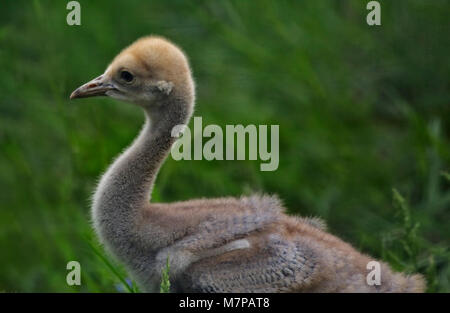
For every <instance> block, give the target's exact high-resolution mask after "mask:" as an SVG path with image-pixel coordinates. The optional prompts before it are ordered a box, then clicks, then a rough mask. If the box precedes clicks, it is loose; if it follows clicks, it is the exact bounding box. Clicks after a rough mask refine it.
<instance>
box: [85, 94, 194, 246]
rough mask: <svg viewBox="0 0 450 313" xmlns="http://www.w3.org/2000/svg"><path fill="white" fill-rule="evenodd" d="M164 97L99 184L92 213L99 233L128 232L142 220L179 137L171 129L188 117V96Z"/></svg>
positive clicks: (184, 122) (184, 121)
mask: <svg viewBox="0 0 450 313" xmlns="http://www.w3.org/2000/svg"><path fill="white" fill-rule="evenodd" d="M169 100H170V103H169ZM165 101H167V102H166V103H165V102H162V103H159V104H158V106H157V108H156V109H152V110H151V111H145V113H146V114H145V116H146V121H145V124H144V127H143V128H142V130H141V132H140V134H139V135H138V137H137V138H136V139H135V140H134V142H133V143H132V144H131V146H130V147H129V148H128V149H126V151H125V152H124V153H122V154H121V155H120V156H119V157H118V158H117V159H116V160H115V161H114V162H113V164H112V165H111V166H110V167H109V169H108V170H107V172H106V173H105V174H104V175H103V177H102V179H101V181H100V183H99V185H98V187H97V190H96V193H95V195H94V202H93V207H92V214H93V220H94V224H95V226H96V229H97V230H98V231H100V237H105V236H108V237H109V235H113V236H114V233H121V232H127V231H129V228H128V227H133V225H135V223H136V222H137V221H139V219H140V218H141V215H140V212H141V211H142V208H143V207H145V206H147V205H148V203H149V201H150V195H151V191H152V188H153V184H154V181H155V179H156V176H157V174H158V171H159V169H160V167H161V165H162V163H163V162H164V160H165V158H166V157H167V155H168V153H169V151H170V148H171V146H172V144H173V143H174V141H175V140H176V138H175V137H172V135H171V132H172V129H173V127H175V126H176V125H180V124H181V125H183V124H186V123H187V122H188V120H189V117H190V111H189V108H190V103H186V101H189V99H185V98H183V97H178V98H177V97H171V98H170V99H167V100H165ZM167 108H170V112H167V111H166V109H167ZM111 232H112V233H111ZM108 233H110V234H109V235H108ZM104 239H106V238H104Z"/></svg>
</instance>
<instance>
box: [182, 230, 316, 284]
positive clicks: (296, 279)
mask: <svg viewBox="0 0 450 313" xmlns="http://www.w3.org/2000/svg"><path fill="white" fill-rule="evenodd" d="M318 260H319V258H318V256H317V255H316V253H315V252H314V251H313V250H312V249H310V248H309V247H308V246H307V245H305V244H304V243H301V242H299V241H297V242H295V241H294V242H292V241H288V240H285V239H283V238H281V237H280V236H278V235H269V236H268V238H267V241H266V242H265V245H264V246H261V247H259V248H257V249H253V251H251V249H249V251H248V253H246V252H243V250H237V251H232V252H229V253H226V254H224V255H221V256H217V257H212V258H209V259H204V260H201V261H199V262H196V263H194V264H192V265H191V266H190V267H189V268H188V269H187V270H186V271H185V273H184V274H183V276H184V277H183V278H182V280H181V281H182V286H181V288H182V289H183V291H188V292H290V291H291V292H292V291H301V290H305V289H307V288H308V287H309V286H311V284H312V283H313V282H314V281H316V280H317V276H318V275H319V272H320V264H319V261H318Z"/></svg>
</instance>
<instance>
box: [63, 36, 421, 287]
mask: <svg viewBox="0 0 450 313" xmlns="http://www.w3.org/2000/svg"><path fill="white" fill-rule="evenodd" d="M93 96H109V97H111V98H115V99H118V100H121V101H125V102H129V103H133V104H135V105H137V106H139V107H141V108H142V109H143V112H144V113H145V119H146V120H145V124H144V126H143V128H142V130H141V131H140V133H139V135H138V136H137V138H136V139H135V140H134V142H133V143H132V144H131V146H130V147H129V148H128V149H126V150H125V152H123V153H122V154H121V155H119V157H118V158H117V159H116V160H115V161H114V162H113V163H112V164H111V165H110V167H109V168H108V170H107V171H106V173H105V174H104V175H103V176H102V178H101V180H100V183H99V184H98V186H97V189H96V191H95V195H94V198H93V204H92V219H93V224H94V228H95V231H96V232H97V234H98V236H99V238H100V240H101V242H102V243H103V244H104V245H105V246H106V247H107V248H108V250H110V251H111V253H112V254H114V255H115V256H116V257H117V258H118V259H119V260H120V261H122V262H123V263H124V264H125V265H126V267H127V268H128V270H129V271H130V273H131V274H132V276H133V277H134V279H135V280H136V281H137V282H138V283H139V285H140V286H141V287H142V288H143V290H145V291H150V292H151V291H157V290H158V287H159V283H160V281H161V270H162V268H163V267H164V266H165V263H166V260H167V259H169V262H170V278H171V284H172V291H175V292H422V291H423V290H424V287H425V282H424V279H423V278H422V276H420V275H411V276H408V275H404V274H401V273H395V272H393V271H392V270H391V269H390V268H389V266H388V265H387V264H385V263H383V262H380V269H381V284H380V285H374V286H369V285H368V284H367V282H366V276H367V274H368V270H367V268H366V266H367V264H368V263H369V262H370V261H373V258H371V257H369V256H367V255H364V254H361V253H359V252H358V251H356V250H355V249H354V248H353V247H352V246H351V245H350V244H347V243H345V242H343V241H342V240H340V239H339V238H337V237H335V236H333V235H331V234H329V233H327V232H326V230H325V227H324V225H323V224H322V223H321V222H320V221H318V220H313V219H307V218H300V217H293V216H287V215H286V214H284V213H283V212H284V210H285V209H284V208H283V206H282V204H281V203H280V201H279V200H278V199H277V198H276V197H274V196H267V195H254V196H250V197H240V198H231V197H224V198H218V199H197V200H190V201H183V202H174V203H151V202H150V194H151V190H152V187H153V184H154V182H155V179H156V176H157V174H158V171H159V169H160V167H161V165H162V164H163V162H164V160H165V158H166V157H167V155H168V153H169V151H170V148H171V146H172V144H173V143H174V141H175V139H176V138H174V137H172V136H171V131H172V129H173V127H175V126H177V125H184V124H187V123H188V121H189V119H190V117H191V115H192V111H193V107H194V101H195V90H194V82H193V79H192V74H191V70H190V67H189V64H188V61H187V59H186V57H185V55H184V53H183V52H182V51H181V50H180V49H179V48H178V47H177V46H176V45H174V44H172V43H170V42H169V41H167V40H166V39H164V38H161V37H157V36H149V37H145V38H141V39H139V40H137V41H136V42H134V43H133V44H132V45H131V46H129V47H127V48H126V49H124V50H123V51H122V52H121V53H120V54H119V55H118V56H116V57H115V59H114V60H113V61H112V63H111V64H110V65H109V66H108V67H107V69H106V71H105V72H104V73H103V74H102V75H100V76H99V77H97V78H95V79H93V80H91V81H90V82H88V83H86V84H84V85H82V86H81V87H79V88H78V89H76V90H75V91H74V92H73V93H72V94H71V96H70V97H71V99H74V98H83V97H93Z"/></svg>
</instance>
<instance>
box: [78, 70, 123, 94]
mask: <svg viewBox="0 0 450 313" xmlns="http://www.w3.org/2000/svg"><path fill="white" fill-rule="evenodd" d="M109 90H117V88H116V87H115V86H114V85H113V84H112V83H111V82H110V81H109V79H107V78H105V75H100V76H99V77H97V78H95V79H93V80H91V81H90V82H87V83H86V84H84V85H82V86H80V87H78V88H77V89H75V90H74V92H72V94H71V95H70V99H76V98H87V97H96V96H105V95H106V92H107V91H109Z"/></svg>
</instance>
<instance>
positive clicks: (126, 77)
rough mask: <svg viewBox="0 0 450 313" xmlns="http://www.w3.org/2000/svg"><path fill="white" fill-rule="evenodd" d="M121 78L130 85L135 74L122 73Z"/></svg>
mask: <svg viewBox="0 0 450 313" xmlns="http://www.w3.org/2000/svg"><path fill="white" fill-rule="evenodd" d="M120 78H122V79H123V80H124V81H126V82H127V83H130V82H132V81H133V79H134V76H133V74H131V73H130V72H128V71H122V72H120Z"/></svg>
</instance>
